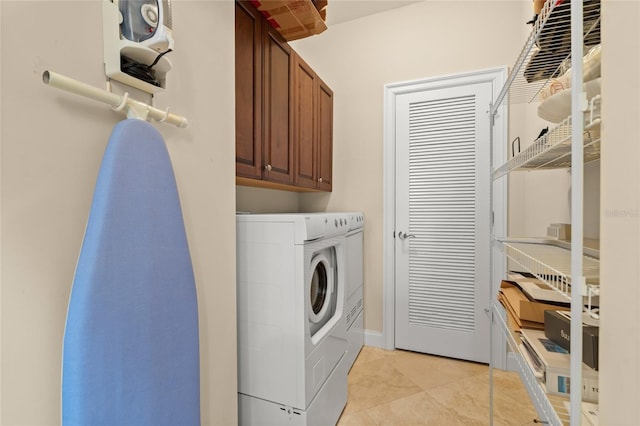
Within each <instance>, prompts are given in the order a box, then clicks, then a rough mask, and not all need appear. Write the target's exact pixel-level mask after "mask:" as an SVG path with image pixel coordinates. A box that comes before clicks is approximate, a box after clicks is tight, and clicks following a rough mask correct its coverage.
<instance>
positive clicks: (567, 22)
mask: <svg viewBox="0 0 640 426" xmlns="http://www.w3.org/2000/svg"><path fill="white" fill-rule="evenodd" d="M582 3H583V11H584V13H583V20H582V21H583V22H582V26H583V42H584V45H585V46H594V45H596V44H598V43H600V0H583V2H582ZM571 44H572V43H571V2H569V1H564V2H560V4H558V1H556V0H548V1H547V2H546V3H545V4H544V7H543V8H542V10H541V11H540V14H539V16H538V18H537V20H536V22H535V24H534V25H533V28H532V30H531V33H530V35H529V38H528V39H527V41H526V42H525V44H524V47H523V48H522V51H521V52H520V54H519V55H518V58H517V59H516V61H515V62H514V64H513V66H512V67H511V69H510V70H511V71H510V74H509V78H508V79H507V83H506V84H505V85H504V87H503V88H502V91H501V92H500V94H499V95H498V97H497V98H496V102H495V103H494V105H493V106H492V108H491V114H492V115H493V114H495V113H496V111H497V109H498V108H499V107H500V105H501V104H502V102H503V101H504V100H505V98H506V97H507V95H508V97H509V103H516V104H517V103H530V102H532V101H534V100H535V99H536V98H537V96H538V94H539V93H540V91H541V90H542V89H543V88H544V87H545V86H547V84H548V83H549V81H550V80H551V79H552V78H556V77H558V76H560V75H561V74H562V72H563V68H562V66H561V63H562V62H563V61H567V60H569V59H570V58H571ZM581 44H582V43H581ZM550 45H552V46H550ZM545 47H552V48H549V49H545ZM574 87H575V86H574Z"/></svg>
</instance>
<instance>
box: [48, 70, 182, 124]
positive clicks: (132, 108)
mask: <svg viewBox="0 0 640 426" xmlns="http://www.w3.org/2000/svg"><path fill="white" fill-rule="evenodd" d="M42 81H43V82H44V84H47V85H49V86H53V87H56V88H58V89H62V90H66V91H67V92H71V93H75V94H76V95H80V96H84V97H87V98H90V99H94V100H96V101H99V102H103V103H105V104H108V105H110V106H111V108H113V109H115V110H116V111H124V112H125V113H126V114H127V117H129V118H137V119H140V120H146V119H148V118H152V119H154V120H156V121H158V122H160V123H163V122H165V123H170V124H173V125H175V126H178V127H182V128H184V127H187V124H188V121H187V119H186V118H185V117H181V116H179V115H175V114H171V113H169V109H168V108H167V110H166V111H162V110H160V109H158V108H155V107H152V106H151V105H147V104H145V103H143V102H139V101H136V100H135V99H131V98H129V94H128V93H125V94H124V96H120V95H117V94H115V93H111V92H108V91H106V90H103V89H98V88H96V87H93V86H90V85H88V84H86V83H82V82H80V81H78V80H74V79H72V78H69V77H65V76H64V75H61V74H57V73H55V72H53V71H45V72H44V73H43V74H42Z"/></svg>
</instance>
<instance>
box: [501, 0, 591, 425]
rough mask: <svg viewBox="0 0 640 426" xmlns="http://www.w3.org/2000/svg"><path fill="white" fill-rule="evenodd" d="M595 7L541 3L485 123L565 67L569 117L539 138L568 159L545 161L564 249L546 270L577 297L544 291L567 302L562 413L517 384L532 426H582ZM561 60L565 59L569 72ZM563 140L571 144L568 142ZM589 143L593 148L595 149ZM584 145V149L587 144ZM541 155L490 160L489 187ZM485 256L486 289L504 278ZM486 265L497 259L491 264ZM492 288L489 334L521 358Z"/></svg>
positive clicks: (529, 383) (524, 369)
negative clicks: (566, 195) (560, 193)
mask: <svg viewBox="0 0 640 426" xmlns="http://www.w3.org/2000/svg"><path fill="white" fill-rule="evenodd" d="M600 2H601V0H581V1H577V0H574V1H570V0H564V1H560V0H547V1H546V3H545V5H544V7H543V9H542V11H541V13H540V15H539V16H538V17H537V20H536V22H535V24H534V25H533V29H532V32H531V34H530V36H529V38H528V39H527V41H526V43H525V45H524V47H523V49H522V51H521V52H520V54H519V56H518V58H517V59H516V62H515V64H514V65H513V67H512V68H511V70H510V74H509V77H508V78H507V82H506V84H505V85H504V86H503V88H502V90H501V91H500V94H499V95H498V97H497V98H496V100H495V102H494V103H493V104H492V105H491V108H490V114H491V117H492V118H494V117H495V116H497V115H499V114H502V112H503V110H504V109H506V107H505V106H504V103H505V101H508V103H509V104H514V103H530V102H532V101H535V100H537V99H538V94H539V93H540V91H541V90H542V89H544V88H545V87H546V86H547V85H548V84H549V82H550V80H551V79H552V78H557V77H559V76H560V75H561V74H563V73H564V72H565V71H566V68H567V67H568V66H570V68H571V77H570V80H571V81H570V87H571V88H573V90H572V91H571V96H570V97H571V114H570V115H571V118H570V121H565V122H563V123H561V125H560V126H559V127H558V129H557V130H556V132H555V133H556V135H555V136H554V135H553V134H552V135H549V136H548V137H547V139H549V138H557V142H556V141H554V143H552V144H551V145H558V147H556V148H555V150H559V151H561V150H560V149H559V148H560V147H563V149H564V145H566V146H567V147H570V156H569V155H564V154H562V153H561V155H560V156H559V157H558V156H557V155H556V154H553V156H552V157H554V158H555V160H553V159H552V162H553V161H557V163H558V164H557V165H560V164H561V165H562V167H570V168H571V245H570V250H565V253H563V254H562V255H561V257H562V258H563V263H562V266H563V268H551V273H553V271H555V272H562V271H559V270H558V269H563V270H564V269H565V268H566V267H567V264H566V262H568V264H569V271H570V273H569V274H568V275H566V277H565V278H564V280H565V281H567V280H569V281H568V282H570V281H572V282H573V283H574V287H579V288H580V289H581V291H572V292H566V291H565V290H563V289H558V288H556V287H552V288H556V289H557V290H558V291H561V292H563V294H565V295H566V296H567V298H570V301H571V325H570V333H571V345H570V349H571V350H570V353H571V356H570V359H571V362H570V377H571V392H570V396H569V401H568V403H569V410H568V411H567V410H566V409H565V410H564V411H563V410H562V408H559V407H556V404H552V403H551V401H552V400H554V397H552V396H550V395H547V394H546V392H545V390H544V384H542V383H539V382H538V381H537V380H527V379H523V382H524V384H525V385H526V387H527V390H528V391H529V393H530V394H531V395H532V400H533V402H534V404H535V406H536V409H537V410H538V414H539V415H540V417H541V419H540V422H542V423H547V424H553V425H562V424H567V422H568V423H569V424H570V425H571V426H578V425H580V424H581V423H582V392H581V391H582V384H583V381H582V368H583V367H582V364H583V363H582V318H583V314H584V313H585V312H584V296H583V292H584V290H585V289H586V292H587V293H589V291H590V289H592V288H596V287H594V286H588V285H587V284H586V281H587V279H588V277H585V269H584V268H583V264H585V263H586V264H587V265H586V266H587V269H588V266H589V263H590V262H591V259H589V258H588V257H586V256H585V255H584V229H583V224H584V218H583V215H584V199H583V193H584V164H585V160H587V161H588V160H589V158H590V157H589V155H587V156H586V158H585V151H589V149H585V143H580V142H579V141H580V140H581V139H582V140H584V139H585V137H584V136H585V131H584V130H585V111H587V109H588V107H589V105H588V102H587V94H586V93H585V92H584V91H583V90H579V89H578V88H583V87H584V78H583V56H584V53H585V48H589V47H591V46H595V45H597V44H599V43H600ZM567 59H570V65H569V63H568V61H567ZM594 121H595V120H594ZM593 124H594V126H595V125H596V124H595V123H593ZM590 131H592V132H594V133H595V127H593V128H590V127H589V126H588V123H587V133H588V134H589V132H590ZM597 139H598V142H597V143H598V144H599V137H598V138H597ZM570 141H573V143H571V142H570ZM545 143H546V141H545V142H539V143H538V145H544V144H545ZM590 143H592V142H587V145H588V144H590ZM593 144H594V145H595V142H594V143H593ZM534 145H535V144H534ZM588 146H589V147H590V146H592V145H588ZM506 148H507V147H503V146H495V147H494V146H493V145H492V149H497V150H505V149H506ZM540 148H541V146H534V147H533V148H531V149H532V151H536V150H538V149H540ZM542 148H546V147H542ZM544 152H545V149H542V150H541V151H540V152H534V153H533V154H535V155H532V157H531V158H528V157H527V155H528V154H530V153H527V154H525V155H524V156H523V157H522V158H524V159H525V160H526V161H522V163H520V164H517V165H515V166H514V165H513V164H511V165H499V167H498V168H497V169H494V167H493V159H492V165H491V174H492V176H491V177H492V179H493V181H494V185H495V184H496V180H497V179H498V178H502V179H505V177H504V176H505V175H506V174H508V173H509V172H510V171H512V170H516V169H518V168H520V167H522V166H524V165H525V164H526V165H532V164H534V163H533V162H534V160H533V158H536V159H538V160H542V161H543V162H544V163H545V164H546V163H548V161H549V160H548V159H546V158H544V157H543V155H544V154H543V153H544ZM597 155H599V154H597ZM565 158H570V159H571V162H570V164H568V163H565V162H564V159H565ZM518 161H520V160H518ZM557 165H556V166H557ZM523 168H524V167H523ZM537 168H538V167H535V168H534V169H537ZM496 172H497V173H496ZM493 202H494V199H493V189H492V190H491V192H490V205H492V206H493ZM500 214H502V213H500ZM495 232H496V230H495V229H494V228H492V239H493V241H494V242H496V240H498V239H500V238H497V237H496V234H495ZM498 237H500V235H498ZM494 246H495V244H494ZM509 247H510V248H512V247H514V245H510V246H509ZM518 248H520V247H518ZM556 248H557V247H554V249H556ZM521 252H522V251H521ZM521 255H522V253H515V254H512V257H513V258H518V259H519V261H520V262H521V263H522V264H524V265H526V266H529V267H531V268H532V269H534V270H535V268H536V267H537V266H539V265H541V264H542V265H544V266H545V267H548V266H557V265H555V264H551V265H550V262H547V261H541V259H538V258H537V256H542V257H545V255H544V253H543V254H535V255H534V256H528V254H526V253H525V255H522V257H520V256H521ZM490 256H491V259H490V264H491V265H492V280H493V281H494V282H495V281H497V282H500V280H501V279H504V276H505V273H506V271H504V270H496V269H495V268H494V265H497V264H500V265H501V264H502V262H500V260H502V259H503V258H504V257H507V254H506V253H504V252H502V253H500V252H499V250H498V249H497V248H495V247H493V248H492V249H491V254H490ZM528 257H532V258H533V261H534V262H533V263H529V261H530V259H528ZM494 258H496V259H498V261H497V262H495V263H494ZM512 260H514V259H512ZM526 269H528V268H526ZM529 272H531V271H529ZM540 275H541V276H544V275H545V273H540ZM592 280H593V278H592ZM598 281H599V279H598ZM493 288H494V294H492V295H491V302H490V303H491V306H492V318H493V319H494V321H495V325H496V326H497V327H498V329H502V330H503V331H504V333H495V334H496V336H499V335H500V334H503V335H505V336H506V340H507V342H508V343H509V345H510V346H511V347H512V348H513V350H514V351H515V356H516V357H522V354H520V352H519V348H518V344H517V342H516V339H513V335H512V334H511V332H510V331H509V328H508V327H507V322H506V321H505V320H504V315H502V316H501V313H502V312H503V310H502V309H501V306H500V304H499V303H498V302H496V301H495V297H496V294H495V283H494V287H493ZM574 290H575V288H574ZM491 336H492V339H493V338H494V333H492V334H491ZM491 348H492V351H493V349H494V345H493V344H492V345H491ZM494 355H495V354H494V353H493V352H492V363H491V367H492V368H493V363H494V360H498V359H500V358H499V357H501V356H503V355H502V354H498V355H499V357H495V358H494ZM492 368H490V370H489V371H490V379H489V381H490V398H491V404H490V418H491V419H490V424H493V379H492V373H491V372H492ZM519 368H520V370H521V371H520V372H521V375H523V377H525V376H527V374H528V373H531V368H530V367H529V366H528V365H524V364H522V363H519ZM562 405H564V404H562ZM561 412H562V413H563V418H562V419H560V417H559V414H560V413H561ZM565 412H566V413H567V414H568V416H566V417H565V416H564V413H565Z"/></svg>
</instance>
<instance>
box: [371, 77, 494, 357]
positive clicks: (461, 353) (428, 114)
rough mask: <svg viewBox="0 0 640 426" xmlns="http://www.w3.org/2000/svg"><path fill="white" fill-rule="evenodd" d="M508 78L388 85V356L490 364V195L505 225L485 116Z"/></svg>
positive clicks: (384, 336) (445, 78)
mask: <svg viewBox="0 0 640 426" xmlns="http://www.w3.org/2000/svg"><path fill="white" fill-rule="evenodd" d="M504 75H505V70H504V69H499V70H487V71H480V72H475V73H469V74H464V75H454V76H447V77H441V78H434V79H428V80H422V81H416V82H407V83H397V84H393V85H387V86H385V105H386V114H385V197H384V198H385V205H384V208H385V210H384V216H385V220H384V228H385V233H384V241H383V244H384V251H385V255H384V259H385V267H384V269H385V273H384V286H385V289H384V330H383V341H384V346H385V347H386V348H388V349H391V348H395V347H398V348H403V349H410V350H416V351H421V352H427V353H432V354H437V355H444V356H450V357H455V358H461V359H469V360H474V361H479V362H488V361H489V342H490V338H489V330H490V328H489V326H490V317H489V315H488V314H487V312H488V310H489V308H490V300H491V298H492V296H491V294H493V289H491V290H490V288H489V287H490V284H491V282H492V281H493V280H491V279H490V277H489V273H490V272H489V271H490V268H489V264H490V261H491V256H490V255H489V252H490V235H491V232H492V230H491V222H490V217H491V212H492V209H491V208H490V205H489V202H490V191H491V190H493V192H494V194H493V198H494V211H495V219H496V228H495V229H496V230H497V231H496V232H498V234H500V235H502V234H503V231H502V228H503V227H504V222H506V221H505V211H504V210H505V208H504V205H503V204H504V203H503V199H502V192H503V190H504V189H505V188H503V187H501V186H494V187H493V188H492V187H491V177H490V170H491V168H492V165H491V156H492V152H493V150H492V148H491V146H492V145H491V141H490V134H491V133H490V127H489V126H490V120H489V113H488V111H489V107H490V103H491V101H492V99H493V98H494V97H495V95H496V93H495V92H496V90H498V88H499V87H501V84H502V81H500V80H501V79H504ZM496 118H497V123H496V127H495V129H494V130H497V131H496V132H495V136H494V139H495V143H496V146H500V147H505V146H506V143H505V142H504V140H505V136H506V120H504V117H500V116H498V117H496ZM504 151H505V150H504V149H500V150H498V151H497V152H495V153H493V157H494V161H496V162H497V161H500V159H501V158H503V157H504ZM498 164H499V163H498ZM396 209H397V211H396ZM394 237H395V238H394ZM494 261H495V260H494Z"/></svg>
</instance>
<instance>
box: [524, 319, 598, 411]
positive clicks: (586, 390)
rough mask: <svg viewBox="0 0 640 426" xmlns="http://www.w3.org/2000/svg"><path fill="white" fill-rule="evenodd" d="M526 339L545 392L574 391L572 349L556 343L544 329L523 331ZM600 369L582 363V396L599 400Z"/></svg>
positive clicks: (559, 393)
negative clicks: (541, 377) (571, 372)
mask: <svg viewBox="0 0 640 426" xmlns="http://www.w3.org/2000/svg"><path fill="white" fill-rule="evenodd" d="M520 333H521V335H522V342H523V346H524V347H525V349H526V350H527V351H528V354H529V355H530V356H531V358H532V359H535V361H534V365H532V368H534V369H539V372H540V373H542V375H543V377H544V380H543V383H544V385H545V391H546V392H547V393H548V394H553V395H562V396H568V395H569V394H570V393H571V377H570V366H571V356H570V355H569V353H568V351H567V350H565V349H563V348H562V347H560V345H558V344H556V343H555V342H553V341H552V340H551V339H549V338H548V337H547V336H545V334H544V332H542V331H540V330H528V329H522V330H520ZM598 394H599V384H598V372H597V371H596V370H594V369H593V368H590V367H589V366H587V365H586V364H585V363H582V399H583V400H584V401H588V402H598Z"/></svg>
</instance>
